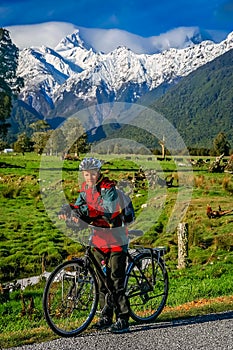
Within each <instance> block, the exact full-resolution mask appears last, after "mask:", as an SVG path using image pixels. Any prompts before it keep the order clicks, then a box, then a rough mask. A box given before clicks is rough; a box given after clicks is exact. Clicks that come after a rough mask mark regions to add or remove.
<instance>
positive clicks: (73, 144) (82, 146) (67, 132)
mask: <svg viewBox="0 0 233 350" xmlns="http://www.w3.org/2000/svg"><path fill="white" fill-rule="evenodd" d="M62 131H63V134H64V137H65V139H66V144H67V147H68V149H69V151H70V152H74V153H75V156H78V155H79V153H85V152H86V151H87V149H88V145H87V134H86V133H85V131H84V128H83V126H82V124H81V123H80V121H79V120H78V118H69V119H68V120H67V121H66V122H65V123H64V125H63V126H62Z"/></svg>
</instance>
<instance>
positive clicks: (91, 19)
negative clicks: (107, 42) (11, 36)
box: [0, 0, 233, 37]
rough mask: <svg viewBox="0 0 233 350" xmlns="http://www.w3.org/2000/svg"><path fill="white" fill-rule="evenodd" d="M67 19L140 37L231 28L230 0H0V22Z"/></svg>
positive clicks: (21, 22) (6, 23)
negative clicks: (184, 28)
mask: <svg viewBox="0 0 233 350" xmlns="http://www.w3.org/2000/svg"><path fill="white" fill-rule="evenodd" d="M49 21H61V22H69V23H73V24H75V25H78V26H83V27H88V28H103V29H111V28H117V29H121V30H125V31H128V32H131V33H134V34H137V35H140V36H143V37H149V36H153V35H159V34H161V33H164V32H166V31H169V30H171V29H174V28H176V27H180V26H199V27H200V28H202V29H208V30H220V31H225V32H231V31H232V30H233V25H232V24H233V0H193V1H189V0H105V1H104V0H99V1H96V0H34V1H30V0H0V26H2V27H8V26H12V25H22V24H35V23H41V22H49Z"/></svg>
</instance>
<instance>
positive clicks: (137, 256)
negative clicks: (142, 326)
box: [43, 230, 168, 337]
mask: <svg viewBox="0 0 233 350" xmlns="http://www.w3.org/2000/svg"><path fill="white" fill-rule="evenodd" d="M142 234H143V232H142V231H141V230H130V231H129V236H130V237H131V236H133V237H136V236H139V235H142ZM165 253H166V248H164V247H158V248H145V247H141V246H138V247H137V246H136V247H134V248H133V249H128V252H127V259H128V260H127V268H126V276H125V294H126V296H127V298H128V302H129V306H130V317H131V318H132V319H133V320H134V321H136V322H139V323H147V322H151V321H154V320H155V319H156V318H157V317H158V315H159V314H160V313H161V312H162V310H163V308H164V306H165V304H166V300H167V296H168V273H167V269H166V266H165V261H164V254H165ZM97 276H98V277H99V278H100V279H101V280H102V281H103V283H104V284H105V286H106V288H107V291H108V293H107V298H109V299H108V302H112V300H113V292H112V291H111V289H110V288H109V286H108V283H107V279H106V276H105V274H104V272H103V270H102V268H101V266H100V265H99V263H98V262H97V260H96V258H95V256H94V254H93V252H92V247H91V246H90V245H89V244H88V245H86V251H85V255H84V257H83V258H73V259H72V260H70V261H65V262H63V263H61V264H60V265H59V266H57V267H56V268H55V270H54V271H53V272H52V273H51V274H50V276H49V278H48V280H47V283H46V286H45V289H44V294H43V309H44V315H45V319H46V321H47V323H48V325H49V327H50V328H51V329H52V330H53V331H54V332H55V333H56V334H58V335H59V336H62V337H73V336H77V335H78V334H80V333H82V332H83V331H84V330H86V329H87V327H88V326H89V325H90V323H91V322H92V320H93V318H94V316H95V314H96V311H97V307H98V300H99V294H98V283H97Z"/></svg>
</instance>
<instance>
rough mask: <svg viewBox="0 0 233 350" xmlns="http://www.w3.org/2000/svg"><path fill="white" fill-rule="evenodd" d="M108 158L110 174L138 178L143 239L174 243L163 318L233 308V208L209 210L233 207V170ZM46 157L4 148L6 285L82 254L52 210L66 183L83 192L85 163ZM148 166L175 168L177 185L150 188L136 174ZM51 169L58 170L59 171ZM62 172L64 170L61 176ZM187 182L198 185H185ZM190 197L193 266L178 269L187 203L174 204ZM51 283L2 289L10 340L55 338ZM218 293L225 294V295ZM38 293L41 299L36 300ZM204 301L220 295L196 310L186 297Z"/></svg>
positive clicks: (1, 244)
mask: <svg viewBox="0 0 233 350" xmlns="http://www.w3.org/2000/svg"><path fill="white" fill-rule="evenodd" d="M108 157H109V158H108V159H107V161H108V163H107V164H105V165H104V167H103V171H104V172H105V173H106V174H107V175H108V176H109V177H111V178H115V179H117V180H118V181H123V180H125V179H127V180H128V181H131V180H132V179H134V182H133V183H134V193H133V196H132V198H133V203H134V206H135V209H136V216H137V218H138V219H137V220H136V222H135V224H134V227H135V228H139V229H143V230H144V231H145V234H144V235H143V236H142V237H141V238H140V239H138V241H139V243H141V244H144V245H146V246H154V247H155V246H161V245H162V246H166V247H167V249H168V252H167V254H166V263H167V267H168V271H169V277H170V289H169V297H168V301H167V308H166V310H165V311H164V312H163V313H162V314H161V316H160V319H164V318H167V319H168V318H174V317H178V316H179V315H182V316H185V317H188V316H191V315H194V314H197V313H201V312H210V311H211V312H214V311H219V310H229V309H232V304H233V301H232V295H233V293H232V275H233V212H232V213H229V214H228V215H225V216H222V217H221V218H218V219H209V218H208V217H207V215H206V206H207V204H210V205H211V207H212V208H213V209H218V206H219V205H220V206H221V208H222V209H223V210H227V209H229V210H230V209H233V208H232V194H233V178H232V174H229V173H219V174H217V173H209V172H208V166H207V165H203V166H202V167H197V168H193V169H192V168H191V167H187V166H186V167H185V166H183V165H182V164H181V165H180V166H179V169H178V171H179V172H180V174H178V172H177V166H176V164H175V163H174V162H171V161H170V162H166V161H163V162H157V161H155V160H154V158H153V160H148V157H143V156H140V157H137V158H136V157H134V156H131V159H125V158H126V157H125V156H122V157H119V156H117V155H115V156H114V157H113V155H109V156H108ZM40 161H41V159H40V157H39V156H38V155H36V154H33V153H32V154H26V155H25V156H21V155H18V154H17V155H11V154H6V155H5V154H2V155H0V190H1V191H0V200H1V214H0V238H1V239H0V281H1V286H4V285H5V284H6V283H7V282H9V281H14V280H16V279H19V278H23V277H30V276H34V275H40V274H41V273H42V272H43V271H44V269H46V270H47V271H50V270H52V269H53V268H54V267H55V266H56V265H57V264H58V263H60V262H61V261H63V260H65V259H67V257H69V256H73V255H80V254H82V247H81V246H80V244H79V243H78V242H77V240H75V241H74V240H73V239H72V238H71V237H70V236H69V235H68V234H64V231H63V230H62V229H60V227H59V225H58V224H57V223H56V213H55V212H54V213H52V214H51V213H49V215H48V210H47V206H48V205H51V207H50V208H51V209H53V208H56V205H57V206H58V205H60V203H59V200H58V201H57V202H56V200H55V199H54V198H55V197H54V195H56V194H57V193H60V192H59V191H60V189H62V193H63V194H62V195H63V196H65V197H66V198H67V200H68V201H69V202H72V201H74V200H75V199H76V197H77V192H78V188H79V185H78V172H77V167H78V162H75V161H73V162H72V161H65V162H64V164H63V163H62V166H63V169H59V167H60V166H61V161H60V159H59V158H58V157H47V158H45V159H44V162H43V169H41V167H42V166H41V163H40ZM140 167H142V168H143V169H148V168H150V169H155V170H157V172H158V174H159V176H160V177H161V178H162V177H166V176H168V177H169V176H172V175H173V176H174V186H173V187H171V188H167V187H162V186H160V185H156V186H154V187H153V188H150V189H149V190H148V184H147V182H146V181H144V180H142V179H140V177H139V178H138V177H137V176H136V175H138V171H139V168H140ZM51 169H57V172H56V171H54V170H51ZM183 175H185V180H184V181H183V178H182V176H183ZM57 176H58V177H59V176H60V177H61V181H60V182H59V183H58V181H57V180H58V177H57ZM182 181H183V182H182ZM185 184H186V185H187V186H189V189H190V190H192V192H190V190H189V192H188V194H187V193H186V192H185ZM54 189H55V190H54ZM41 190H42V196H41ZM43 191H44V192H45V193H43ZM56 191H57V192H56ZM182 191H184V192H182ZM190 193H191V197H190ZM180 194H182V196H181V197H180V198H179V195H180ZM189 197H190V198H189ZM42 198H43V200H42ZM59 198H60V197H59ZM187 200H188V201H190V203H189V206H188V210H187V211H186V212H184V215H183V216H182V217H181V218H182V222H186V223H188V229H189V242H188V246H189V256H188V267H187V268H186V269H177V263H178V260H177V254H178V253H177V251H178V249H177V232H176V229H174V230H167V227H168V222H169V220H170V218H171V217H174V222H176V215H177V212H178V211H179V210H175V213H174V210H173V209H174V206H175V205H176V204H177V202H179V201H180V207H178V209H179V208H180V210H184V208H185V207H186V206H187ZM182 201H183V202H182ZM50 202H51V203H50ZM55 202H56V203H55ZM55 204H56V205H55ZM182 204H184V205H183V206H182ZM143 205H144V206H147V207H146V209H143V208H142V207H143ZM51 211H52V210H51ZM179 218H180V217H179V216H178V219H179ZM43 285H44V281H42V282H41V284H40V285H36V286H29V287H27V288H26V289H25V290H24V291H21V292H20V291H15V292H12V293H10V300H9V301H7V302H6V301H5V299H4V294H3V290H2V289H1V290H0V300H1V304H0V314H1V316H3V317H1V321H0V331H1V333H2V339H3V340H2V343H0V345H1V346H2V347H9V346H16V345H20V344H24V343H25V344H26V343H31V342H34V341H42V340H46V339H49V338H51V337H54V335H52V333H51V332H50V331H49V330H48V327H47V325H46V323H45V321H44V318H43V313H42V305H41V298H42V293H43ZM216 298H222V299H221V300H222V301H221V302H220V301H219V299H216ZM32 299H33V302H34V305H33V306H32V305H31V306H30V300H32ZM201 300H218V302H216V303H214V302H212V303H211V306H209V304H208V306H206V303H205V305H203V307H202V308H194V309H193V307H192V306H195V305H194V304H190V305H191V306H190V307H188V308H187V307H186V308H185V307H184V308H183V309H182V306H181V305H183V304H185V305H187V304H189V303H198V301H201ZM194 310H196V311H194Z"/></svg>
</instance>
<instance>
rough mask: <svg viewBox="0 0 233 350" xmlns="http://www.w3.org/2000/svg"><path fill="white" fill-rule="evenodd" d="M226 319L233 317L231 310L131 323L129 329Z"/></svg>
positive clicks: (140, 329) (135, 330)
mask: <svg viewBox="0 0 233 350" xmlns="http://www.w3.org/2000/svg"><path fill="white" fill-rule="evenodd" d="M226 319H233V311H227V312H223V313H216V314H209V315H203V316H195V317H190V318H184V319H177V320H174V321H167V322H166V321H165V322H158V323H148V324H143V325H142V324H141V325H137V324H135V325H132V327H131V329H130V331H131V332H140V331H145V330H147V329H148V330H149V329H156V328H169V327H180V326H187V325H191V324H198V323H205V322H213V321H221V320H226Z"/></svg>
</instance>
